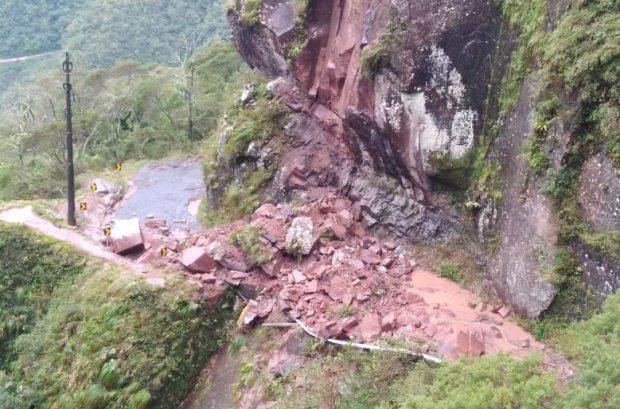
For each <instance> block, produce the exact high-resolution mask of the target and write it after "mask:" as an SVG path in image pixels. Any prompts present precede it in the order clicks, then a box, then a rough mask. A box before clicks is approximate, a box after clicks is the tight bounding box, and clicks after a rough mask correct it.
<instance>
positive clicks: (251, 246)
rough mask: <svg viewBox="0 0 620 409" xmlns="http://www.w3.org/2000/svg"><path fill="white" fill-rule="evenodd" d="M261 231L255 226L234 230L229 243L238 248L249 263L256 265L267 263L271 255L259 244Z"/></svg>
mask: <svg viewBox="0 0 620 409" xmlns="http://www.w3.org/2000/svg"><path fill="white" fill-rule="evenodd" d="M261 234H262V229H261V228H260V227H255V226H245V227H241V228H240V229H237V230H235V231H234V232H233V233H232V234H231V235H230V242H231V243H232V244H234V245H235V246H238V247H240V248H241V250H242V251H243V254H245V256H246V257H247V258H248V260H249V261H251V262H252V263H254V264H256V265H261V264H265V263H267V262H268V261H269V260H271V254H269V253H268V252H266V251H265V250H264V249H263V246H262V244H261V242H260V237H261Z"/></svg>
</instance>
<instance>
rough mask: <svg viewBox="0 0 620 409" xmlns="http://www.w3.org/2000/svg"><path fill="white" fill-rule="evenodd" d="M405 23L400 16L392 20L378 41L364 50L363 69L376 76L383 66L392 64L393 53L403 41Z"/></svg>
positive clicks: (361, 62) (361, 61)
mask: <svg viewBox="0 0 620 409" xmlns="http://www.w3.org/2000/svg"><path fill="white" fill-rule="evenodd" d="M404 31H405V25H404V24H403V22H402V21H401V20H400V19H399V18H394V19H392V20H390V22H389V23H388V25H387V27H386V28H385V30H384V31H383V32H382V33H381V35H380V36H379V38H378V40H377V42H376V43H375V44H374V45H371V46H370V47H368V48H365V49H364V50H363V51H362V56H361V58H360V65H361V67H362V70H363V71H364V72H365V73H366V74H367V75H370V76H371V77H374V76H375V75H376V74H378V73H379V71H381V70H382V69H383V68H386V67H388V66H389V65H390V62H391V58H392V57H391V54H392V52H393V51H394V49H395V48H396V47H397V46H398V44H400V41H402V37H403V36H402V35H403V33H404Z"/></svg>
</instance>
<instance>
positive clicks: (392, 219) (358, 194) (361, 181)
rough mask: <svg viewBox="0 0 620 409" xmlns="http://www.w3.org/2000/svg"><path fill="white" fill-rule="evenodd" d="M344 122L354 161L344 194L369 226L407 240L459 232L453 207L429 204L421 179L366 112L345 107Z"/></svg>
mask: <svg viewBox="0 0 620 409" xmlns="http://www.w3.org/2000/svg"><path fill="white" fill-rule="evenodd" d="M346 124H347V126H348V130H349V133H350V135H352V136H355V138H354V139H353V141H355V142H356V143H357V145H356V146H355V148H356V154H357V156H358V158H359V159H358V162H360V165H359V168H358V170H357V173H356V174H355V176H354V177H353V178H352V181H351V185H350V190H349V196H350V197H351V198H353V199H356V200H359V202H360V205H361V210H362V216H363V218H364V220H365V222H366V224H367V225H368V226H369V227H375V228H377V229H380V230H381V229H382V230H385V231H386V232H389V233H392V234H396V235H397V236H398V237H402V238H407V239H409V240H410V241H412V242H437V241H447V240H451V239H454V238H456V237H458V236H459V235H460V234H461V233H462V232H463V230H464V229H463V225H462V222H461V221H460V219H459V216H458V215H457V214H456V213H455V212H453V211H452V210H451V209H449V208H447V207H446V208H440V207H437V206H433V204H432V198H431V197H430V195H428V194H427V192H426V191H425V189H424V185H423V181H422V180H414V181H413V183H412V181H411V179H410V176H411V175H410V173H409V171H408V170H407V165H406V164H405V163H404V162H403V161H402V160H401V159H400V157H399V156H398V154H397V153H396V152H395V151H394V149H393V147H392V144H390V143H389V141H388V139H387V138H386V137H385V135H384V134H382V133H381V131H380V130H377V129H375V128H373V125H372V122H371V121H370V120H369V119H368V118H366V117H364V116H363V115H362V114H354V113H350V114H349V115H348V116H347V120H346ZM414 174H415V173H414Z"/></svg>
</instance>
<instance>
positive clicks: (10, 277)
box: [0, 223, 86, 370]
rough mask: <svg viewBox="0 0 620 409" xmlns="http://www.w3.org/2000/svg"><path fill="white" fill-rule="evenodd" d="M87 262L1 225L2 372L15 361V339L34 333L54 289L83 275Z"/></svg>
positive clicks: (64, 248)
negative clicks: (33, 328) (36, 323)
mask: <svg viewBox="0 0 620 409" xmlns="http://www.w3.org/2000/svg"><path fill="white" fill-rule="evenodd" d="M85 262H86V259H85V258H84V257H82V256H81V255H80V254H77V253H76V252H74V251H71V250H70V249H69V248H68V247H67V246H66V245H63V244H61V243H58V242H56V241H53V240H50V239H47V238H43V237H41V236H38V235H35V234H33V233H32V232H30V231H29V230H27V229H25V228H21V227H15V226H11V225H6V224H3V223H0V370H4V369H7V367H8V365H7V364H8V362H10V361H11V360H12V359H14V358H15V353H14V351H13V342H14V340H15V338H17V337H18V336H19V335H21V334H23V333H26V332H29V331H31V330H32V327H33V325H34V324H35V322H36V321H37V319H39V318H40V317H41V316H42V315H44V314H45V312H46V311H47V306H48V304H49V302H50V300H51V299H52V295H53V292H54V290H55V289H56V288H57V287H62V286H64V285H68V284H69V283H70V282H71V281H72V280H73V279H74V278H75V277H77V276H79V275H81V274H82V273H83V272H84V269H85Z"/></svg>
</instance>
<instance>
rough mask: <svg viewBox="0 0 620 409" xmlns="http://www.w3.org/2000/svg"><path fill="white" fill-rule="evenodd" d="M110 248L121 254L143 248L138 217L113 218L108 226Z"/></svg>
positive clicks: (135, 251) (138, 250)
mask: <svg viewBox="0 0 620 409" xmlns="http://www.w3.org/2000/svg"><path fill="white" fill-rule="evenodd" d="M110 233H111V234H110V237H109V240H110V245H111V246H112V250H113V251H114V252H115V253H117V254H120V255H122V256H124V255H127V254H131V253H137V252H140V251H142V250H144V239H143V237H142V230H141V229H140V221H139V220H138V218H137V217H136V218H133V219H121V220H115V221H114V225H113V226H112V227H111V228H110Z"/></svg>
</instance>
